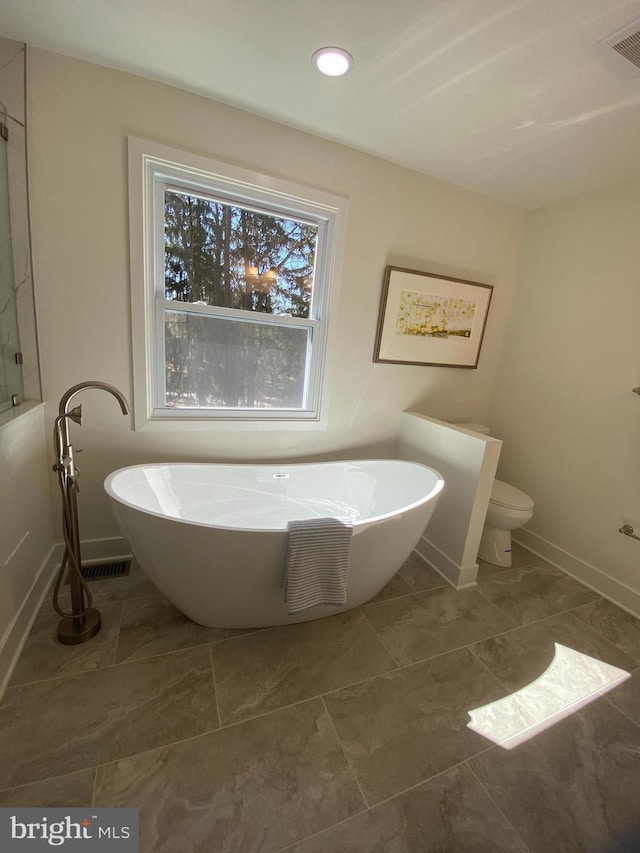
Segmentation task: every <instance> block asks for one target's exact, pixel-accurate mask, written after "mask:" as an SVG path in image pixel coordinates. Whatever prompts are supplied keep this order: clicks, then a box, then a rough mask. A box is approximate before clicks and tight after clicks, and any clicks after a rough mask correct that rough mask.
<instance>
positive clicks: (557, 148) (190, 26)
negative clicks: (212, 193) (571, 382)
mask: <svg viewBox="0 0 640 853" xmlns="http://www.w3.org/2000/svg"><path fill="white" fill-rule="evenodd" d="M634 21H637V22H638V23H637V27H636V28H640V0H633V2H630V0H0V32H1V33H2V34H3V35H5V36H6V37H8V38H14V39H17V40H19V41H24V42H26V43H27V44H29V45H33V46H36V47H42V48H46V49H49V50H54V51H57V52H59V53H64V54H68V55H70V56H76V57H80V58H83V59H88V60H90V61H93V62H98V63H100V64H103V65H108V66H112V67H114V68H119V69H123V70H127V71H132V72H134V73H136V74H141V75H144V76H147V77H151V78H153V79H155V80H161V81H163V82H166V83H170V84H172V85H175V86H179V87H182V88H184V89H188V90H190V91H193V92H198V93H200V94H203V95H207V96H209V97H212V98H216V99H218V100H221V101H225V102H227V103H229V104H233V105H235V106H239V107H242V108H244V109H247V110H249V111H251V112H255V113H258V114H259V115H262V116H267V117H269V118H273V119H276V120H278V121H281V122H284V123H286V124H289V125H292V126H294V127H298V128H301V129H303V130H307V131H310V132H312V133H315V134H318V135H320V136H323V137H326V138H328V139H333V140H336V141H338V142H343V143H346V144H347V145H351V146H353V147H355V148H358V149H360V150H363V151H367V152H370V153H372V154H377V155H379V156H380V157H384V158H385V159H388V160H391V161H394V162H396V163H401V164H403V165H405V166H408V167H410V168H412V169H416V170H418V171H420V172H425V173H427V174H429V175H433V176H435V177H438V178H442V179H443V180H446V181H451V182H453V183H455V184H459V185H462V186H465V187H470V188H472V189H475V190H478V191H479V192H482V193H485V194H487V195H490V196H494V197H496V198H500V199H504V200H506V201H508V202H511V203H513V204H515V205H519V206H522V207H527V208H534V207H538V206H540V205H544V204H548V203H551V202H555V201H559V200H561V199H565V198H568V197H571V196H574V195H578V194H581V193H583V192H586V191H588V190H591V189H596V188H598V187H603V186H606V185H608V184H612V183H616V182H620V181H624V180H627V179H630V178H633V177H638V176H640V69H637V68H635V67H634V66H633V65H632V64H630V63H629V62H627V61H625V60H623V59H621V58H620V57H619V56H618V55H617V54H615V53H614V52H613V51H612V50H611V49H610V48H609V47H607V45H606V44H605V43H604V42H605V40H606V39H607V38H608V37H609V36H610V35H611V34H612V33H615V32H618V31H620V30H621V29H622V28H626V27H627V26H628V25H630V24H632V23H633V22H634ZM325 45H339V46H341V47H344V48H346V49H347V50H349V51H350V52H351V53H352V54H353V56H354V57H355V67H354V69H353V70H352V71H351V73H350V74H348V75H347V76H346V77H343V78H326V77H322V76H321V75H320V74H319V73H318V72H317V71H316V70H315V69H314V68H313V67H312V65H311V61H310V57H311V54H312V53H313V52H314V51H315V50H316V49H318V48H319V47H323V46H325Z"/></svg>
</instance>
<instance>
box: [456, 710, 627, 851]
mask: <svg viewBox="0 0 640 853" xmlns="http://www.w3.org/2000/svg"><path fill="white" fill-rule="evenodd" d="M639 756H640V728H638V727H637V726H635V725H634V724H633V723H631V722H629V720H627V719H626V717H624V716H623V715H622V714H620V713H619V712H618V711H617V710H616V709H615V708H613V707H612V706H611V705H610V704H609V703H608V702H607V701H606V700H604V699H600V700H598V701H597V702H594V703H593V704H592V705H589V706H588V707H586V708H583V709H582V710H580V711H577V712H576V713H575V714H572V715H571V716H570V717H568V718H567V719H565V720H563V721H562V722H560V723H558V724H557V725H555V726H553V727H552V728H550V729H548V730H547V731H545V732H543V733H541V734H538V735H537V736H536V737H534V738H532V739H531V740H529V741H527V742H526V743H523V744H521V745H520V746H519V747H517V748H516V749H513V750H505V749H500V748H496V749H493V750H491V751H489V752H486V753H484V754H483V755H480V756H477V757H476V758H474V759H471V760H470V761H469V765H470V766H471V768H472V770H473V771H474V772H475V773H476V774H477V776H478V778H479V779H480V781H481V782H482V784H483V785H484V787H485V788H486V789H487V791H488V793H489V795H490V796H491V798H492V799H493V800H494V801H495V802H496V803H499V804H500V809H501V811H502V813H503V814H504V815H505V817H506V818H507V820H508V821H509V822H510V823H511V825H512V826H513V827H514V828H515V829H516V831H517V832H518V834H519V835H520V836H521V838H522V839H523V840H524V841H525V843H526V844H527V846H528V847H529V849H530V850H531V851H532V853H549V851H554V853H555V851H563V853H603V851H606V850H607V849H609V848H608V847H607V845H608V844H609V842H612V841H614V840H616V839H618V838H622V837H625V836H627V835H628V834H631V835H632V837H633V836H635V838H636V840H637V839H638V837H639V835H638V832H639V831H640V813H639V812H638V785H637V782H638V759H639ZM624 849H625V850H629V851H630V850H632V849H634V848H631V847H630V848H624Z"/></svg>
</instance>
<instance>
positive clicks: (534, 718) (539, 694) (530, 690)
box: [468, 643, 630, 749]
mask: <svg viewBox="0 0 640 853" xmlns="http://www.w3.org/2000/svg"><path fill="white" fill-rule="evenodd" d="M629 677H630V676H629V673H628V672H625V671H624V670H622V669H618V668H617V667H615V666H610V665H609V664H606V663H603V662H602V661H599V660H596V659H595V658H592V657H589V656H588V655H584V654H581V653H580V652H576V651H575V650H574V649H569V648H567V647H566V646H562V645H560V644H559V643H555V655H554V658H553V660H552V662H551V664H550V665H549V667H548V668H547V670H546V671H545V672H544V673H543V674H542V675H541V676H540V677H539V678H536V679H535V681H533V682H531V684H528V685H527V686H526V687H523V688H521V689H520V690H517V691H516V692H515V693H512V694H511V695H510V696H507V697H505V698H504V699H499V700H498V701H497V702H493V703H491V704H489V705H485V706H483V707H482V708H475V709H473V710H470V711H469V715H470V716H471V722H470V723H468V726H469V728H470V729H472V730H473V731H474V732H478V734H481V735H484V736H485V737H487V738H489V740H492V741H493V742H494V743H497V744H499V745H500V746H502V747H504V748H505V749H513V748H514V747H515V746H518V744H520V743H523V742H524V741H525V740H529V738H531V737H535V735H536V734H539V733H540V732H541V731H544V730H545V729H547V728H549V727H550V726H552V725H554V723H557V722H559V721H560V720H562V719H564V717H567V716H568V715H569V714H573V713H575V712H576V711H578V710H579V709H580V708H582V707H584V706H585V705H587V704H588V703H589V702H592V701H593V700H594V699H597V698H598V697H599V696H602V695H603V694H604V693H606V692H608V691H609V690H612V689H613V688H614V687H616V686H617V685H618V684H621V683H622V682H623V681H625V680H626V679H627V678H629ZM518 707H519V708H521V709H522V713H523V716H525V718H528V719H529V720H530V724H529V725H525V726H523V727H522V728H518V727H517V725H515V723H516V721H517V715H516V714H515V713H514V710H515V709H517V708H518Z"/></svg>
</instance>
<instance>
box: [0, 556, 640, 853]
mask: <svg viewBox="0 0 640 853" xmlns="http://www.w3.org/2000/svg"><path fill="white" fill-rule="evenodd" d="M514 556H515V559H514V567H513V568H511V569H497V568H496V567H492V566H489V565H487V564H482V566H481V570H480V573H479V583H478V586H477V587H475V588H473V589H469V590H464V591H461V592H456V591H455V590H453V589H451V588H450V587H448V586H447V585H446V584H445V582H444V581H443V580H442V579H441V578H440V576H439V575H437V573H436V572H434V571H433V570H432V569H430V568H429V567H428V566H427V565H426V564H425V563H424V562H423V561H422V560H421V559H420V558H419V557H418V556H417V555H415V554H414V555H413V556H412V557H411V558H410V559H409V560H408V561H407V563H406V564H405V565H404V566H403V568H402V569H401V570H400V572H399V573H398V575H397V576H396V577H395V578H394V579H393V580H392V581H391V582H390V583H389V584H388V585H387V587H385V589H384V590H383V591H382V592H381V593H380V594H379V595H378V596H377V597H376V599H375V600H374V601H372V602H370V603H369V604H367V605H365V606H364V607H361V608H359V609H356V610H351V611H348V612H345V613H343V614H340V615H337V616H333V617H329V618H327V619H322V620H319V621H316V622H308V623H304V624H300V625H290V626H285V627H279V628H269V629H265V630H259V631H229V630H221V629H215V628H203V627H202V626H199V625H196V624H194V623H192V622H189V621H188V620H187V619H186V618H185V617H183V616H182V615H181V614H180V613H179V612H178V611H177V610H175V608H173V607H172V606H171V605H170V604H169V603H168V602H167V601H166V600H165V599H164V598H163V597H162V596H161V595H160V594H159V593H158V592H157V591H156V590H155V588H154V587H153V585H152V584H151V583H150V582H149V581H148V580H147V579H146V578H145V577H144V574H143V573H142V571H141V570H140V569H138V568H135V567H134V568H133V569H132V573H131V575H130V576H129V577H128V578H122V579H118V580H104V581H98V582H95V583H93V584H92V589H93V590H94V593H95V598H96V603H97V604H98V605H99V607H100V609H101V612H102V616H103V623H104V627H103V629H102V631H101V633H100V634H99V635H98V636H97V637H96V638H95V639H94V640H92V641H91V642H89V643H87V644H85V645H83V646H77V647H65V646H61V645H59V644H58V643H57V642H56V641H55V638H54V636H55V626H56V623H57V617H56V616H55V615H54V613H53V611H52V608H51V605H50V603H49V601H47V602H45V605H44V606H43V609H42V613H41V614H40V615H39V617H38V619H37V621H36V623H35V625H34V627H33V630H32V632H31V635H30V638H29V640H28V642H27V645H26V647H25V649H24V652H23V654H22V656H21V659H20V661H19V663H18V666H17V668H16V670H15V673H14V676H13V680H12V683H11V685H10V687H9V689H8V691H7V693H6V695H5V698H4V700H3V702H2V704H1V705H0V806H29V805H36V806H43V807H44V806H58V805H59V806H66V807H70V806H82V807H84V806H90V805H94V806H137V807H138V808H139V809H140V824H141V844H140V849H141V851H145V853H151V851H153V853H164V851H166V852H167V853H169V851H171V853H181V851H185V853H187V851H189V853H214V852H215V853H217V851H224V853H227V852H229V853H230V851H236V853H254V851H255V853H257V851H259V853H271V851H281V850H290V851H296V853H357V852H358V851H363V853H375V851H389V853H428V851H439V853H445V852H446V851H451V853H475V851H478V852H479V851H483V853H501V851H505V852H506V851H514V853H515V851H518V853H524V851H529V853H536V851H542V852H543V853H561V851H576V852H577V851H588V853H609V851H611V853H613V851H616V853H617V852H618V851H622V850H625V851H637V850H640V621H638V620H636V619H634V618H633V617H631V616H629V615H628V614H627V613H625V612H623V611H621V610H619V609H618V608H616V607H614V606H613V605H611V604H610V603H608V602H606V601H605V600H603V599H602V598H600V597H599V596H597V595H596V594H595V593H593V592H591V591H590V590H588V589H586V588H585V587H583V586H581V585H580V584H579V583H577V582H576V581H574V580H572V579H571V578H569V577H567V576H566V575H564V574H563V573H561V572H559V571H558V570H556V569H555V568H554V567H552V566H550V565H548V564H546V563H544V562H543V561H541V560H540V559H539V558H537V557H535V556H534V555H532V554H530V553H529V552H527V551H525V550H524V549H522V548H516V549H515V554H514ZM552 661H553V664H552ZM621 671H624V672H625V673H631V677H627V678H626V680H624V681H621V682H620V683H619V684H618V686H616V687H614V688H613V689H610V690H609V691H608V692H606V693H603V690H604V685H606V684H607V683H609V682H610V681H611V679H614V678H620V677H622V673H621ZM545 672H546V673H547V674H546V675H545V677H544V678H540V676H541V675H542V674H543V673H545ZM590 693H595V695H597V697H598V698H596V699H595V700H594V701H590V702H585V697H586V696H587V695H588V694H590ZM500 700H502V701H500ZM493 703H495V704H493ZM487 706H489V707H487ZM480 709H484V710H480ZM470 712H473V713H470ZM478 722H479V723H481V724H482V725H480V731H479V730H478V725H476V724H477V723H478ZM469 723H472V724H473V727H471V726H470V725H468V724H469ZM550 723H552V724H550ZM485 724H486V725H489V727H490V728H492V729H493V731H494V732H497V734H494V735H493V737H494V738H495V739H496V740H497V742H495V740H491V739H490V737H489V734H488V733H483V732H486V731H487V730H486V729H485V728H482V726H484V725H485ZM523 733H524V734H523ZM511 737H515V738H516V740H515V741H514V742H511V741H508V740H507V739H508V738H511ZM500 743H503V744H504V745H503V746H501V745H499V744H500ZM514 743H517V745H514ZM506 746H509V747H512V748H505V747H506Z"/></svg>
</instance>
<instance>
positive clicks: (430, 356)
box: [373, 266, 493, 369]
mask: <svg viewBox="0 0 640 853" xmlns="http://www.w3.org/2000/svg"><path fill="white" fill-rule="evenodd" d="M492 294H493V285H491V284H482V283H481V282H479V281H468V280H467V279H463V278H451V277H449V276H445V275H436V274H435V273H429V272H421V271H420V270H410V269H404V268H403V267H394V266H386V267H385V272H384V280H383V286H382V297H381V300H380V315H379V318H378V328H377V330H376V340H375V348H374V355H373V360H374V362H382V363H385V364H416V365H429V366H432V367H462V368H470V369H474V368H477V366H478V360H479V358H480V348H481V346H482V339H483V337H484V330H485V327H486V324H487V317H488V314H489V306H490V304H491V296H492Z"/></svg>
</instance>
